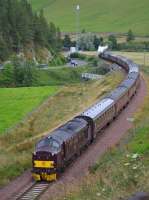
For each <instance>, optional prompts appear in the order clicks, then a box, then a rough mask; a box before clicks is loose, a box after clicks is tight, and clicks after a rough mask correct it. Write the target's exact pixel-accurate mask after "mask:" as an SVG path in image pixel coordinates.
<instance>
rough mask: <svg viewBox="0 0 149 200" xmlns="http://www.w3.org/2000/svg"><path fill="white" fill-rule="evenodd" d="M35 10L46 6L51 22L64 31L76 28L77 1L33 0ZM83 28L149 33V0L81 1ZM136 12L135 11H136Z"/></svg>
mask: <svg viewBox="0 0 149 200" xmlns="http://www.w3.org/2000/svg"><path fill="white" fill-rule="evenodd" d="M29 2H31V3H32V5H33V7H34V9H35V10H37V11H39V10H40V9H41V8H42V9H44V12H45V16H46V18H47V20H48V21H53V22H54V23H55V24H57V25H58V26H59V27H60V28H61V30H62V31H64V32H67V31H69V32H74V31H76V30H75V5H76V1H74V0H73V1H69V0H57V1H53V0H43V1H41V0H29ZM77 4H79V5H80V27H81V29H85V30H86V31H87V32H88V31H93V32H123V33H126V32H127V30H129V29H130V28H131V29H132V30H133V31H134V33H135V34H136V33H137V34H144V35H147V34H148V32H149V26H148V18H149V12H148V7H149V1H148V0H142V1H140V0H126V1H119V0H110V1H109V0H105V1H103V0H93V1H88V2H87V1H85V0H78V1H77ZM134 11H135V12H134Z"/></svg>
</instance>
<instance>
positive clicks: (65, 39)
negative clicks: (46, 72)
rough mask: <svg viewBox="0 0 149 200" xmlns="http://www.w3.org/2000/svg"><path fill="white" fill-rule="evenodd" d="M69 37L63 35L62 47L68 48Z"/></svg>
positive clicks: (69, 44) (69, 43)
mask: <svg viewBox="0 0 149 200" xmlns="http://www.w3.org/2000/svg"><path fill="white" fill-rule="evenodd" d="M71 44H72V43H71V39H70V37H69V35H65V37H64V40H63V45H64V47H67V48H70V47H71Z"/></svg>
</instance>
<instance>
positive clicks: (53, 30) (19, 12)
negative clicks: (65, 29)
mask: <svg viewBox="0 0 149 200" xmlns="http://www.w3.org/2000/svg"><path fill="white" fill-rule="evenodd" d="M28 45H30V48H31V50H32V49H34V47H35V46H36V45H39V46H40V47H46V48H52V49H55V50H58V49H59V48H60V46H61V39H60V30H59V28H57V27H55V25H54V24H53V23H50V25H49V24H48V23H47V21H46V19H45V17H44V13H43V10H42V9H41V10H40V12H39V13H38V14H37V13H36V12H33V11H32V8H31V6H30V4H29V3H28V1H27V0H20V1H18V0H9V1H7V0H4V1H1V2H0V61H3V60H5V59H8V57H9V56H10V55H11V54H13V53H14V52H15V53H18V52H22V51H23V50H24V48H27V46H28Z"/></svg>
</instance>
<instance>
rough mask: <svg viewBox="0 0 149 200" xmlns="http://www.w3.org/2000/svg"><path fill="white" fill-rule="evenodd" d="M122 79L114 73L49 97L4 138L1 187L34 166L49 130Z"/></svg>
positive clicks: (0, 157) (1, 142) (1, 139)
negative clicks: (38, 146)
mask: <svg viewBox="0 0 149 200" xmlns="http://www.w3.org/2000/svg"><path fill="white" fill-rule="evenodd" d="M122 79H123V74H122V73H113V74H111V75H107V76H106V77H105V79H104V80H101V81H93V82H89V83H85V84H83V83H82V84H80V83H79V84H75V85H69V86H65V87H63V88H62V89H61V91H60V92H59V93H57V94H56V95H55V96H53V97H49V98H48V99H47V101H46V102H44V103H43V104H42V105H41V106H40V107H39V108H38V109H37V110H35V111H34V112H33V113H32V114H31V115H30V116H28V118H26V120H24V121H23V122H21V123H20V124H19V125H18V126H17V128H16V129H12V130H10V131H9V134H4V135H1V136H0V160H1V163H2V164H1V165H0V185H3V184H6V183H8V182H9V181H10V180H11V179H12V178H13V177H16V176H18V175H19V174H20V173H22V172H23V171H24V170H25V169H28V168H29V167H30V166H31V152H32V151H33V147H34V144H35V142H36V141H37V140H38V139H39V138H41V137H42V136H43V135H45V134H48V132H49V131H47V130H52V129H53V128H55V127H57V126H58V125H60V124H61V123H64V122H66V121H67V120H69V119H71V118H72V117H73V116H74V115H77V114H78V113H79V112H81V111H82V110H84V109H85V108H86V107H88V106H89V105H91V104H92V103H93V102H95V101H96V100H97V99H98V98H100V97H101V95H103V94H105V93H106V92H108V91H109V90H111V88H113V87H115V86H116V85H117V84H118V83H119V82H121V80H122ZM113 80H114V81H113ZM97 91H98V92H97ZM45 131H47V132H45ZM12 157H13V159H11V158H12Z"/></svg>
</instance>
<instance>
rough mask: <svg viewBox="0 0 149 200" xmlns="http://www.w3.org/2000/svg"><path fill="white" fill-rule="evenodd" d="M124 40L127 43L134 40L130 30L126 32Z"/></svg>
mask: <svg viewBox="0 0 149 200" xmlns="http://www.w3.org/2000/svg"><path fill="white" fill-rule="evenodd" d="M126 39H127V42H130V41H131V40H134V39H135V36H134V34H133V32H132V30H131V29H130V30H129V31H128V33H127V38H126Z"/></svg>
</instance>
